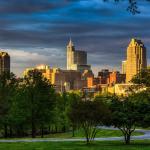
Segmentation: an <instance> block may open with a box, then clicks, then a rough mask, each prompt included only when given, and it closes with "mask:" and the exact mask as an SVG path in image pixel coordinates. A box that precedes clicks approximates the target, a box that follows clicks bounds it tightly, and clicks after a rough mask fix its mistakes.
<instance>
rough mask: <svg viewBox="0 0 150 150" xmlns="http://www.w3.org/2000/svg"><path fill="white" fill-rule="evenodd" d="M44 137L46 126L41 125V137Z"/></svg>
mask: <svg viewBox="0 0 150 150" xmlns="http://www.w3.org/2000/svg"><path fill="white" fill-rule="evenodd" d="M43 137H44V128H43V126H42V127H41V138H43Z"/></svg>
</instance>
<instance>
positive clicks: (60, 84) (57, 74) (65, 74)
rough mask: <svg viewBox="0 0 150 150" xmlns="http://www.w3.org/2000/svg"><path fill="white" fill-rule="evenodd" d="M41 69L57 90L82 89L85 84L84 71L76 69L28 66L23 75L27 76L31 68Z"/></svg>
mask: <svg viewBox="0 0 150 150" xmlns="http://www.w3.org/2000/svg"><path fill="white" fill-rule="evenodd" d="M35 69H37V70H39V71H40V72H42V75H43V76H44V77H45V78H47V79H48V80H49V81H50V83H51V84H52V85H53V86H54V88H55V90H56V91H57V92H63V91H70V90H80V89H82V87H83V86H84V85H85V80H84V79H82V73H81V72H80V71H76V70H62V69H60V68H50V67H49V66H47V65H39V66H37V67H35V68H27V69H26V70H25V71H24V73H23V75H24V76H26V75H27V74H28V72H29V71H31V70H35Z"/></svg>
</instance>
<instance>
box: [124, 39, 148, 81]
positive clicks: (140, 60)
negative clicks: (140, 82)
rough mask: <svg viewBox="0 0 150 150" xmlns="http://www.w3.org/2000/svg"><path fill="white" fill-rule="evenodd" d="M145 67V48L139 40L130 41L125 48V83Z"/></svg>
mask: <svg viewBox="0 0 150 150" xmlns="http://www.w3.org/2000/svg"><path fill="white" fill-rule="evenodd" d="M146 67H147V59H146V48H145V46H144V44H143V43H142V42H141V40H137V39H132V40H131V42H130V44H129V46H128V48H127V64H126V82H129V81H131V79H132V78H133V77H134V76H135V75H136V74H137V73H139V72H140V70H141V69H144V68H146Z"/></svg>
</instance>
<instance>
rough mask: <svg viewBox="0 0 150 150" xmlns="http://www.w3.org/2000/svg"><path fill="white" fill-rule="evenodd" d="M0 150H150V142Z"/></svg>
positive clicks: (3, 146) (5, 146)
mask: <svg viewBox="0 0 150 150" xmlns="http://www.w3.org/2000/svg"><path fill="white" fill-rule="evenodd" d="M0 150H150V141H148V140H145V141H136V142H132V143H131V145H124V144H123V143H122V142H119V141H118V142H106V141H105V142H94V143H93V144H91V145H86V144H85V142H39V143H0Z"/></svg>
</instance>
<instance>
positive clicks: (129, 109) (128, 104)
mask: <svg viewBox="0 0 150 150" xmlns="http://www.w3.org/2000/svg"><path fill="white" fill-rule="evenodd" d="M132 99H133V96H129V97H126V98H121V99H120V98H118V97H116V96H115V97H112V101H111V105H110V110H111V120H110V124H111V125H113V126H114V127H117V128H118V129H120V130H121V132H122V133H123V136H124V140H125V143H126V144H130V138H131V135H132V133H133V132H134V131H135V127H136V126H137V125H138V121H139V118H140V113H139V111H138V109H137V106H136V105H135V104H134V103H133V101H132Z"/></svg>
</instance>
